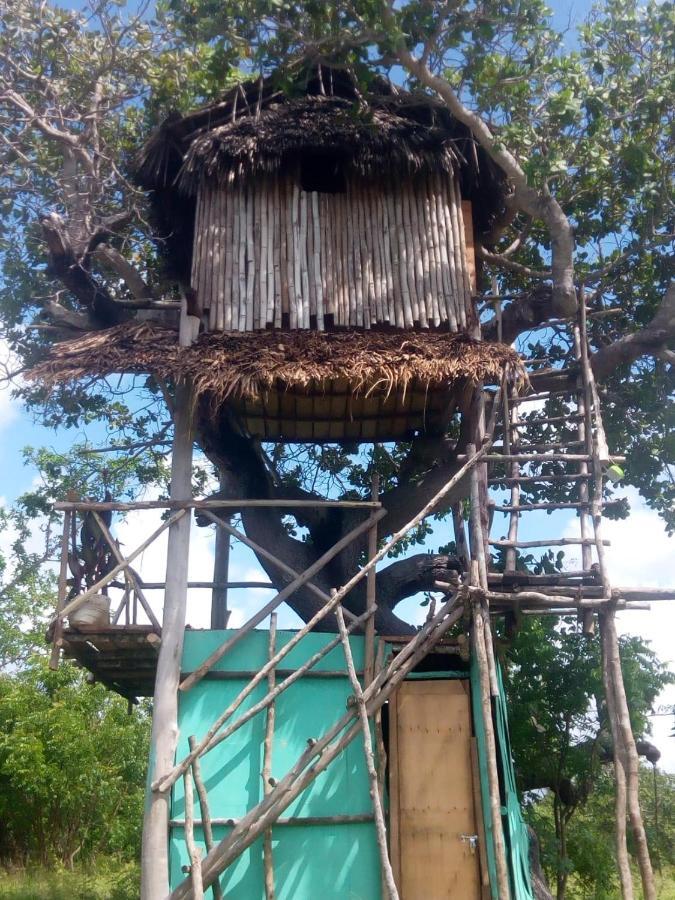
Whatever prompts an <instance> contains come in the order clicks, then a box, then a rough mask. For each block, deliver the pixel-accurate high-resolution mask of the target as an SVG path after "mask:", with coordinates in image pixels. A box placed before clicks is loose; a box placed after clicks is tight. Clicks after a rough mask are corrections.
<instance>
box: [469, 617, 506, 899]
mask: <svg viewBox="0 0 675 900" xmlns="http://www.w3.org/2000/svg"><path fill="white" fill-rule="evenodd" d="M472 635H473V649H474V653H475V654H476V662H477V664H478V672H479V677H480V694H481V714H482V716H483V726H484V729H485V745H486V757H487V760H486V761H487V770H488V784H489V795H490V810H491V813H492V834H493V840H494V849H495V862H496V865H497V889H498V895H499V900H509V897H510V896H511V894H510V889H509V871H508V866H507V862H506V846H505V844H504V829H503V825H502V803H501V795H500V792H499V775H498V773H497V746H496V742H495V733H494V727H493V724H492V697H491V696H490V674H489V666H488V659H487V652H486V648H485V634H484V623H483V616H482V613H481V610H480V609H479V608H478V605H477V604H476V603H475V602H474V604H473V628H472Z"/></svg>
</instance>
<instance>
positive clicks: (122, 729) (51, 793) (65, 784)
mask: <svg viewBox="0 0 675 900" xmlns="http://www.w3.org/2000/svg"><path fill="white" fill-rule="evenodd" d="M148 723H149V720H148V717H147V715H146V712H145V710H144V709H141V710H139V711H137V712H134V713H133V714H132V716H129V715H128V714H127V709H126V703H125V702H124V701H123V700H122V699H121V698H120V697H117V696H115V695H114V694H111V693H110V692H108V691H106V690H105V689H104V688H103V687H102V686H99V685H97V686H94V687H91V686H89V687H88V686H87V685H85V684H84V678H83V676H82V674H81V673H80V672H78V670H77V669H75V668H74V667H73V666H72V665H62V666H61V667H60V668H59V669H58V671H56V672H54V671H51V670H50V669H49V668H48V666H47V662H46V660H45V659H41V658H35V659H33V660H32V661H31V662H30V663H29V664H28V665H27V666H26V667H24V668H23V669H22V671H21V672H20V673H18V674H14V675H8V674H3V675H0V784H2V790H1V791H0V822H2V825H1V826H0V857H1V858H2V859H3V860H4V861H11V862H13V863H15V864H16V863H24V864H26V863H29V862H39V863H41V864H43V865H49V864H52V863H54V862H61V863H66V864H71V865H72V862H73V860H74V859H75V857H76V856H79V858H80V859H81V860H87V859H92V858H93V857H94V856H96V855H97V854H101V853H108V854H114V853H118V854H120V855H124V856H125V857H126V858H133V857H134V856H135V855H136V854H137V853H138V852H139V848H140V830H139V825H138V823H139V822H140V820H141V817H142V807H143V795H144V778H145V766H146V760H147V742H148V733H149V728H148Z"/></svg>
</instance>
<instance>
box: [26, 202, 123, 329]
mask: <svg viewBox="0 0 675 900" xmlns="http://www.w3.org/2000/svg"><path fill="white" fill-rule="evenodd" d="M41 225H42V234H43V236H44V239H45V242H46V244H47V248H48V250H49V266H50V269H51V271H52V273H53V274H54V275H55V276H56V277H57V278H58V279H59V280H60V281H61V282H62V283H63V284H64V285H65V287H67V288H68V290H69V291H72V293H73V294H74V295H75V296H76V297H77V299H78V300H79V301H80V303H81V304H82V305H83V306H84V307H85V308H86V309H87V310H88V311H89V313H90V315H91V316H92V317H93V319H94V320H95V321H97V322H98V323H99V327H107V326H110V325H117V324H119V323H120V322H123V321H124V320H125V319H126V318H128V315H129V314H128V312H126V311H125V310H124V309H123V308H122V307H120V306H119V305H118V304H117V303H116V302H115V300H114V299H113V298H112V297H111V296H110V294H109V293H108V291H107V290H106V289H105V288H104V287H103V286H102V285H101V284H99V283H98V282H97V281H96V279H95V278H93V276H92V275H91V273H90V272H89V271H88V270H87V269H86V268H85V267H84V266H83V265H82V263H81V261H80V260H79V259H78V258H77V256H76V255H75V252H74V250H73V246H72V243H71V240H70V236H69V234H68V231H67V228H66V225H65V222H64V221H63V219H62V218H61V216H59V215H57V214H56V213H50V214H48V215H46V216H43V218H42V220H41Z"/></svg>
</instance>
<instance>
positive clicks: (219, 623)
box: [211, 478, 230, 629]
mask: <svg viewBox="0 0 675 900" xmlns="http://www.w3.org/2000/svg"><path fill="white" fill-rule="evenodd" d="M220 487H221V489H223V488H224V487H225V484H224V480H223V479H222V478H221V481H220ZM229 572H230V535H229V534H228V533H227V532H226V531H225V530H224V529H223V528H216V538H215V547H214V558H213V581H214V586H213V587H212V588H211V628H213V629H223V628H227V623H228V620H229V618H230V613H229V610H228V608H227V588H226V587H222V585H223V584H226V583H227V580H228V576H229Z"/></svg>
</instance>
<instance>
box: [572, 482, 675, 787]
mask: <svg viewBox="0 0 675 900" xmlns="http://www.w3.org/2000/svg"><path fill="white" fill-rule="evenodd" d="M622 493H623V494H624V495H625V496H626V497H627V498H628V500H629V502H630V507H631V512H630V515H629V517H628V518H627V519H622V520H620V521H612V520H610V519H604V520H603V525H602V529H603V538H605V539H606V540H609V541H610V542H611V546H610V547H608V548H607V569H608V575H609V580H610V582H611V584H612V585H613V586H615V587H650V588H658V587H661V588H675V538H670V537H668V535H667V534H666V531H665V528H664V524H663V520H662V519H661V518H660V516H659V515H658V514H657V513H656V512H654V511H653V510H651V509H649V507H647V505H646V504H645V502H644V501H643V500H642V498H641V497H640V495H639V494H638V492H637V491H636V490H635V489H633V488H628V489H626V490H625V491H624V492H622ZM567 534H568V535H573V534H575V535H576V534H578V523H577V522H576V520H572V522H570V524H569V525H568V527H567ZM618 626H619V629H620V631H621V632H622V633H624V634H638V635H641V636H642V637H643V638H645V640H647V641H649V643H650V645H651V648H652V650H654V652H655V653H656V655H657V656H658V657H659V659H660V660H661V661H662V662H664V663H667V664H668V666H669V668H670V669H671V670H672V671H675V647H674V646H673V633H674V631H675V601H653V602H652V604H651V609H650V610H648V611H647V610H644V611H640V610H631V611H628V610H627V611H625V612H623V613H620V614H619V615H618ZM668 705H669V706H675V686H674V685H671V686H670V687H668V688H666V690H665V691H663V693H662V694H661V696H660V697H659V698H658V700H657V706H668ZM652 727H653V732H654V735H653V740H654V743H655V744H656V745H657V747H658V748H659V749H660V750H661V753H662V758H661V762H660V765H661V766H662V767H663V768H664V769H666V770H667V771H669V772H675V740H673V738H672V737H671V736H670V733H671V731H672V727H673V719H672V717H670V716H655V717H654V718H653V719H652Z"/></svg>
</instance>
